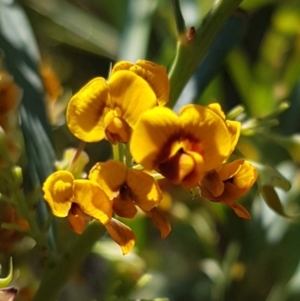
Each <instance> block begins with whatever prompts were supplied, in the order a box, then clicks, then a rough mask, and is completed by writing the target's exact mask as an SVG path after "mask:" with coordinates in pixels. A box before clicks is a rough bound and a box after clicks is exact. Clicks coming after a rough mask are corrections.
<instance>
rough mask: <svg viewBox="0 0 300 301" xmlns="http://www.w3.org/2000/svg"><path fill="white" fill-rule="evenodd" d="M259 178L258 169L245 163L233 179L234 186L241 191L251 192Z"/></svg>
mask: <svg viewBox="0 0 300 301" xmlns="http://www.w3.org/2000/svg"><path fill="white" fill-rule="evenodd" d="M257 176H258V173H257V170H256V168H255V167H254V166H253V165H252V164H250V163H249V162H248V161H244V163H243V165H242V166H241V168H240V169H239V171H238V172H237V174H236V175H235V177H234V179H233V184H234V185H235V186H237V187H239V188H241V189H243V188H245V189H247V190H249V189H250V188H251V187H252V186H253V184H254V183H255V181H256V179H257Z"/></svg>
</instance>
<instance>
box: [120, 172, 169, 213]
mask: <svg viewBox="0 0 300 301" xmlns="http://www.w3.org/2000/svg"><path fill="white" fill-rule="evenodd" d="M126 184H127V186H128V188H129V190H130V192H129V194H130V196H131V199H132V200H133V201H134V202H135V203H136V205H137V206H139V207H140V208H141V209H142V210H144V211H149V210H150V209H152V208H153V207H154V206H156V205H157V204H158V203H159V202H160V201H161V200H162V197H163V195H162V192H161V190H160V188H159V186H158V184H157V182H156V181H155V179H153V178H152V177H151V176H150V175H148V174H146V173H144V172H143V171H141V170H133V169H129V170H128V173H127V178H126Z"/></svg>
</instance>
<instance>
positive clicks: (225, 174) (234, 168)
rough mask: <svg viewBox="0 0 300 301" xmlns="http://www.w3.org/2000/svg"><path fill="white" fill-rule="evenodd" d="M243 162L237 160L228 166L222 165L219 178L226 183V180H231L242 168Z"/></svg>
mask: <svg viewBox="0 0 300 301" xmlns="http://www.w3.org/2000/svg"><path fill="white" fill-rule="evenodd" d="M244 162H245V160H243V159H239V160H235V161H232V162H230V163H228V164H224V165H223V166H222V168H221V170H220V171H219V176H220V178H221V180H222V181H226V180H228V179H231V178H233V177H234V176H235V175H236V174H237V173H238V172H239V170H240V169H241V167H242V166H243V164H244Z"/></svg>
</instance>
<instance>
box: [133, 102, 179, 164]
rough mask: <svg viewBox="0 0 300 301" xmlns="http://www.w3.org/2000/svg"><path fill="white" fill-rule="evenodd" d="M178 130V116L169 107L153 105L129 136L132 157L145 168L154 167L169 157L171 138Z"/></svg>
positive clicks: (174, 136)
mask: <svg viewBox="0 0 300 301" xmlns="http://www.w3.org/2000/svg"><path fill="white" fill-rule="evenodd" d="M178 132H180V123H179V118H178V116H177V115H176V114H175V113H174V112H173V111H172V110H171V109H168V108H166V107H155V108H153V109H151V110H149V111H147V112H145V113H144V114H143V115H142V116H141V119H140V120H139V122H138V124H137V125H136V127H135V129H134V131H133V133H132V136H131V141H130V151H131V154H132V156H133V158H134V159H135V161H136V162H137V163H140V164H142V165H143V166H144V167H145V168H147V169H149V170H152V169H155V168H156V167H157V166H158V164H159V163H161V162H164V161H165V160H166V159H167V158H168V157H169V155H170V152H171V144H172V139H173V138H174V140H176V135H177V133H178ZM168 146H169V147H168Z"/></svg>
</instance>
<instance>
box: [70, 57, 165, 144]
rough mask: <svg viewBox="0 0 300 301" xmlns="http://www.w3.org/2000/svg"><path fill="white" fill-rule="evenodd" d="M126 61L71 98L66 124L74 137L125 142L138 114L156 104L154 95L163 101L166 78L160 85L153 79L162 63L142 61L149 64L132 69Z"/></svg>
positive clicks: (86, 140) (87, 139) (95, 79)
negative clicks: (157, 64)
mask: <svg viewBox="0 0 300 301" xmlns="http://www.w3.org/2000/svg"><path fill="white" fill-rule="evenodd" d="M143 62H144V61H143ZM128 64H130V63H127V62H120V63H119V64H117V65H116V67H115V68H114V70H113V72H112V74H111V76H110V78H109V79H108V81H106V80H105V79H104V78H101V77H98V78H94V79H93V80H91V81H90V82H89V83H88V84H87V85H85V86H84V87H83V88H82V89H81V90H80V91H79V92H78V93H76V94H75V95H74V96H73V97H72V98H71V100H70V102H69V105H68V108H67V124H68V127H69V129H70V131H71V132H72V133H73V134H74V135H75V136H76V137H77V138H79V139H81V140H83V141H85V142H96V141H100V140H102V139H104V138H106V139H108V140H109V141H110V142H111V143H112V144H116V143H118V142H123V143H127V142H128V141H129V139H130V136H131V132H132V128H133V127H134V126H135V124H136V122H137V121H138V119H139V117H140V115H141V114H142V113H143V112H145V111H146V110H148V109H150V108H153V107H155V106H156V105H157V102H158V101H159V100H158V99H157V97H161V99H162V100H163V101H164V102H165V101H166V98H167V97H168V92H164V89H163V88H164V87H165V86H166V90H167V91H168V83H169V82H168V80H167V83H165V82H164V83H163V84H162V86H160V85H159V84H161V83H159V84H158V82H157V78H158V79H160V78H161V76H160V74H161V68H162V67H159V66H158V67H157V68H155V67H154V66H156V65H155V64H154V63H152V64H153V66H152V64H150V63H143V64H142V66H144V65H146V66H148V65H150V66H151V68H150V67H149V68H148V69H147V68H143V69H142V70H144V72H133V71H131V68H123V67H122V66H125V65H126V66H127V65H128ZM139 68H142V67H139ZM129 69H130V70H129ZM139 70H140V69H139ZM145 70H146V71H145ZM147 70H150V71H151V72H150V71H147ZM140 73H141V74H142V75H143V76H141V75H140ZM165 75H166V72H165ZM156 76H157V78H156ZM166 79H167V77H166ZM156 93H157V95H156Z"/></svg>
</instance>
